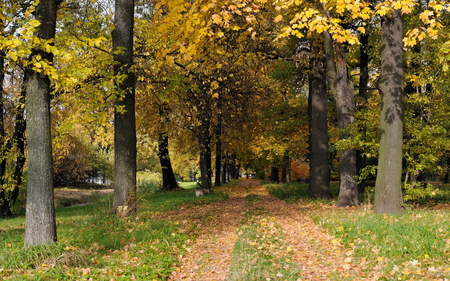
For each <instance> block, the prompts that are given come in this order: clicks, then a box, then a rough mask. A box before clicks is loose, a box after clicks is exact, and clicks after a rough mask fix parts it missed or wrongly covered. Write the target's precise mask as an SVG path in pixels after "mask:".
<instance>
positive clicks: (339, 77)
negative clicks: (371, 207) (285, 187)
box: [324, 32, 359, 207]
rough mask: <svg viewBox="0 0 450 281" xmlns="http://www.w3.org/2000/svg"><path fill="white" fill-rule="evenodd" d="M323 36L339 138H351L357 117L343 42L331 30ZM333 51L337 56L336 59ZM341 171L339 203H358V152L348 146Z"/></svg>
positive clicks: (341, 154) (342, 204) (340, 161)
mask: <svg viewBox="0 0 450 281" xmlns="http://www.w3.org/2000/svg"><path fill="white" fill-rule="evenodd" d="M324 36H325V53H326V63H327V73H328V79H329V81H330V82H329V84H330V85H331V92H332V93H333V96H334V99H335V101H336V111H337V115H338V128H339V140H346V139H348V138H349V133H348V132H346V130H347V129H348V127H349V126H350V125H351V124H353V123H354V120H355V118H354V116H353V112H354V110H355V105H354V93H353V87H352V85H353V84H352V82H351V81H350V79H349V75H348V70H347V67H348V66H347V59H346V55H345V53H344V50H343V46H342V44H341V43H339V42H336V41H334V40H332V37H331V36H330V35H329V33H328V32H324ZM333 54H335V55H336V58H334V55H333ZM335 60H336V61H335ZM339 173H340V176H339V197H338V200H337V202H336V206H338V207H346V206H357V205H359V195H358V186H357V184H356V178H355V177H356V151H355V150H354V149H352V148H347V149H343V150H342V151H340V154H339Z"/></svg>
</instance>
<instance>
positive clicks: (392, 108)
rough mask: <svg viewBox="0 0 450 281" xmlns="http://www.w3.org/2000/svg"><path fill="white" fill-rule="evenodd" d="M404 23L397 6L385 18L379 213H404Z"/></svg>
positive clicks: (382, 39)
mask: <svg viewBox="0 0 450 281" xmlns="http://www.w3.org/2000/svg"><path fill="white" fill-rule="evenodd" d="M402 39H403V23H402V15H401V11H399V10H397V11H395V12H394V13H393V14H392V15H390V16H385V17H383V18H382V21H381V75H380V78H379V84H378V89H379V91H380V95H381V112H380V148H379V158H378V173H377V180H376V185H375V201H374V210H375V212H376V213H387V214H392V213H402V212H403V208H402V204H403V198H402V188H401V176H402V144H403V42H402Z"/></svg>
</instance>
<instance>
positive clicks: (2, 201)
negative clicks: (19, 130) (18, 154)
mask: <svg viewBox="0 0 450 281" xmlns="http://www.w3.org/2000/svg"><path fill="white" fill-rule="evenodd" d="M0 28H1V29H0V30H3V28H4V26H3V21H2V20H1V19H0ZM4 65H5V52H4V51H3V50H0V147H2V148H3V147H5V142H6V134H5V122H4V112H5V110H4V108H3V107H4V104H3V92H4V89H3V82H4V81H3V80H4V79H5V67H4ZM6 154H7V150H6V149H3V151H2V152H1V154H0V157H1V158H0V218H2V217H9V216H11V208H10V207H9V206H10V204H9V202H8V201H9V200H8V196H7V191H6V190H5V189H3V184H4V177H5V171H6Z"/></svg>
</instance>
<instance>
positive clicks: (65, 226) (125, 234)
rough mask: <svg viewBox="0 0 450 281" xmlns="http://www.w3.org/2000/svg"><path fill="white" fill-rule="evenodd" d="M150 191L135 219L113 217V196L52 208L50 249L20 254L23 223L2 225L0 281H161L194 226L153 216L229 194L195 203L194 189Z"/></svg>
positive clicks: (144, 195)
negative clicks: (53, 233) (54, 226)
mask: <svg viewBox="0 0 450 281" xmlns="http://www.w3.org/2000/svg"><path fill="white" fill-rule="evenodd" d="M142 188H143V189H142ZM150 189H151V188H150V187H148V186H147V187H141V191H142V192H141V193H140V194H141V195H140V198H139V200H140V204H139V205H138V208H139V216H138V217H136V218H117V217H116V216H114V215H111V214H110V213H109V210H110V207H111V204H112V197H111V196H106V197H102V198H97V201H96V202H95V203H93V204H89V205H86V206H78V207H70V208H58V209H56V217H57V230H58V240H59V241H58V243H55V244H54V245H50V246H43V247H36V248H31V249H26V250H24V249H22V248H23V237H24V225H25V218H24V217H23V216H19V217H16V218H13V219H3V220H0V279H10V280H89V279H90V278H91V279H90V280H110V279H114V280H130V279H133V278H134V279H136V280H165V279H166V278H167V277H168V276H169V275H170V273H171V272H172V270H173V265H174V264H175V263H176V262H177V260H178V256H179V255H180V254H183V253H184V252H185V248H184V245H185V243H186V241H188V240H190V239H191V240H192V239H195V237H193V235H194V232H193V231H192V230H193V227H195V226H191V225H183V224H182V223H180V222H176V221H169V220H165V219H162V218H155V217H154V215H155V214H158V213H161V212H165V211H169V210H174V209H176V208H179V207H181V206H192V205H196V204H206V203H208V202H212V201H220V200H225V199H226V198H227V194H225V193H223V192H214V194H211V195H208V196H204V197H198V198H197V197H195V195H194V192H193V191H192V190H178V191H172V192H156V193H152V192H150V191H149V190H150ZM146 190H147V191H148V192H145V191H146ZM158 217H159V216H158Z"/></svg>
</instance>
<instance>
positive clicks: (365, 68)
mask: <svg viewBox="0 0 450 281" xmlns="http://www.w3.org/2000/svg"><path fill="white" fill-rule="evenodd" d="M360 41H361V49H360V57H359V99H360V101H359V102H360V108H364V106H365V105H366V104H367V87H368V86H369V35H367V34H363V35H361V39H360ZM363 130H364V129H363ZM361 133H362V134H364V135H365V134H366V131H365V130H364V131H362V132H361ZM366 160H367V158H366V156H365V154H364V150H357V151H356V171H357V174H358V175H359V174H360V173H361V170H362V169H364V168H365V167H366V162H367V161H366ZM365 185H366V181H365V180H364V179H363V180H362V181H361V182H360V183H358V191H359V193H364V191H365Z"/></svg>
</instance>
